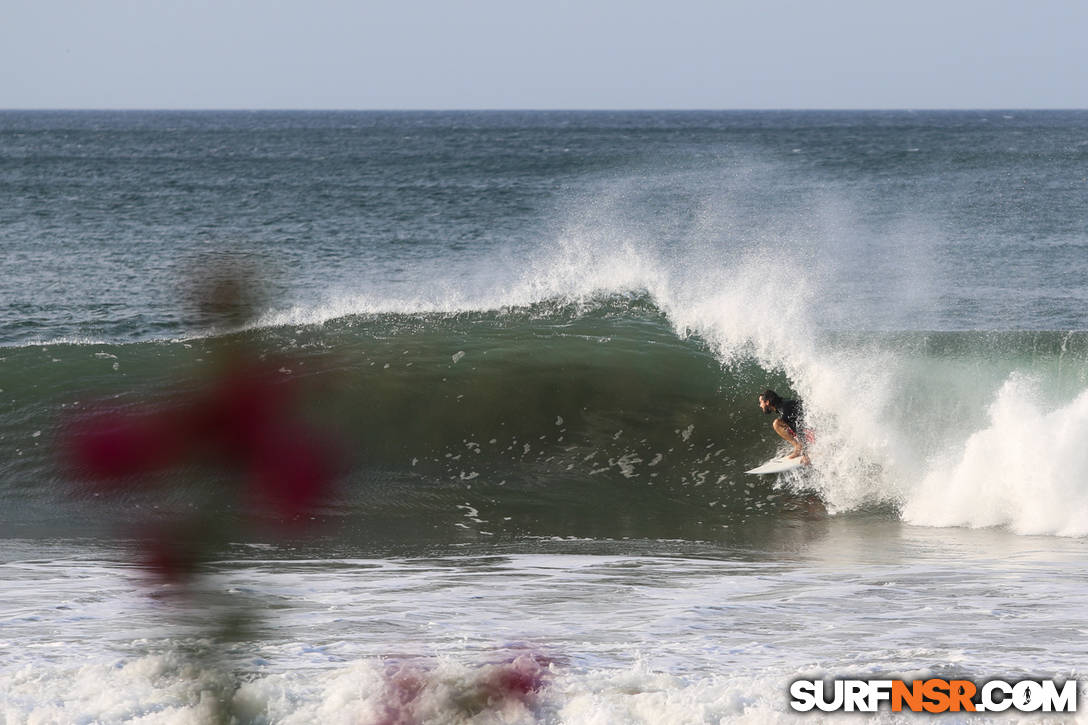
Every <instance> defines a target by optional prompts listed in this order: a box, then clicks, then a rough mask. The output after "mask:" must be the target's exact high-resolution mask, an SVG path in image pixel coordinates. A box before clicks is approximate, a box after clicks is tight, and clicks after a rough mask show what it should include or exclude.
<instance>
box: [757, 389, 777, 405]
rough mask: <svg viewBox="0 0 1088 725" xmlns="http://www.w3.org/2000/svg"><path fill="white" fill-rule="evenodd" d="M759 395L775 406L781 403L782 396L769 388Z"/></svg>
mask: <svg viewBox="0 0 1088 725" xmlns="http://www.w3.org/2000/svg"><path fill="white" fill-rule="evenodd" d="M759 397H761V398H763V399H764V400H766V401H767V402H768V403H770V404H771V405H773V406H774V407H776V408H777V407H778V406H780V405H782V396H780V395H779V394H778V393H776V392H774V391H773V390H771V389H770V388H767V389H766V390H764V391H763V392H762V393H760V394H759Z"/></svg>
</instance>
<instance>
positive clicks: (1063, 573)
mask: <svg viewBox="0 0 1088 725" xmlns="http://www.w3.org/2000/svg"><path fill="white" fill-rule="evenodd" d="M1086 200H1088V113H1084V112H1056V111H1055V112H1019V111H1015V112H1013V111H1010V112H1000V111H985V112H967V111H964V112H917V113H915V112H879V113H877V112H871V113H863V112H796V113H795V112H760V113H756V112H743V113H742V112H732V113H710V112H705V113H704V112H686V113H658V112H653V113H651V112H645V113H634V112H630V113H611V112H610V113H588V112H587V113H574V112H562V113H560V112H554V113H551V112H549V113H544V112H539V113H527V112H526V113H514V112H492V113H468V112H465V113H347V112H343V113H143V112H125V113H106V112H100V113H99V112H80V113H66V112H51V113H38V112H5V113H0V202H2V203H0V255H2V258H3V260H4V269H5V271H6V274H4V275H3V276H0V345H2V347H0V412H2V414H0V501H2V504H3V505H2V506H0V537H2V538H0V572H2V580H0V593H2V596H0V708H2V709H0V712H2V713H3V715H4V718H5V719H6V721H8V722H12V723H22V722H128V721H138V722H147V723H152V722H161V723H187V722H218V721H229V720H232V719H233V720H234V721H237V722H257V723H261V722H276V723H281V722H282V723H292V722H295V723H302V722H345V723H348V722H351V723H358V722H362V723H379V722H479V723H482V722H551V723H625V722H645V723H663V722H675V723H689V722H690V723H702V722H713V723H718V722H752V723H763V722H774V721H789V720H793V719H795V718H797V717H799V715H797V714H795V713H793V712H792V711H791V710H790V708H789V697H788V688H789V683H790V682H792V681H793V680H795V679H798V678H801V677H806V678H808V677H822V676H829V677H862V678H902V679H913V678H925V677H928V676H938V677H963V678H968V679H972V680H975V681H977V682H981V681H985V680H987V679H1005V680H1014V679H1019V678H1026V677H1033V678H1050V677H1055V678H1059V679H1065V678H1074V679H1078V678H1079V679H1083V678H1084V677H1085V674H1084V673H1085V670H1086V669H1088V651H1086V647H1085V644H1084V642H1085V641H1086V640H1085V632H1086V630H1088V627H1086V625H1085V621H1086V618H1088V597H1086V595H1088V579H1086V577H1085V575H1084V574H1083V572H1084V569H1085V565H1086V564H1088V551H1086V549H1085V538H1084V537H1085V536H1086V535H1088V478H1086V474H1085V473H1084V471H1085V470H1088V448H1086V447H1085V445H1084V443H1085V441H1088V285H1086V284H1085V279H1088V217H1086V216H1085V213H1084V209H1085V201H1086ZM223 278H231V279H234V281H235V282H236V283H237V285H238V287H239V288H240V289H241V290H242V292H239V295H238V298H232V299H233V301H234V302H238V304H237V305H235V306H234V307H232V305H231V304H212V303H214V302H215V301H216V300H218V299H219V298H217V297H216V294H217V293H216V292H215V289H216V287H215V284H214V283H215V282H216V280H222V279H223ZM242 297H244V301H243V302H240V301H239V300H240V299H241V298H242ZM228 302H229V300H228ZM239 351H244V352H243V353H239ZM239 354H244V355H245V356H247V357H248V358H251V359H253V360H259V361H266V362H268V361H270V362H271V363H272V364H271V368H272V370H273V373H274V375H275V376H276V384H275V387H276V389H279V388H281V387H282V388H285V389H286V388H288V387H291V389H292V390H295V389H297V390H299V391H301V392H300V393H299V396H300V399H301V403H300V408H301V412H300V413H299V415H300V416H301V417H302V419H304V421H305V422H306V424H307V425H310V424H312V425H313V426H314V427H315V428H317V429H320V430H323V431H326V432H328V434H329V435H330V436H333V437H334V438H335V440H336V441H337V448H338V450H340V451H341V452H342V453H343V455H342V456H341V457H342V458H343V465H342V466H341V467H340V468H338V471H337V477H336V484H335V488H334V489H333V490H332V491H330V492H329V495H328V496H325V497H323V498H322V499H321V501H320V504H319V505H314V506H312V507H308V508H307V509H306V510H305V512H302V513H300V512H299V511H295V512H294V513H293V514H290V515H288V514H285V513H284V512H283V511H282V510H276V509H273V510H268V509H266V508H265V509H262V508H259V507H258V508H254V504H253V498H252V497H251V496H250V494H251V491H249V489H247V488H245V486H244V485H241V484H239V483H238V479H239V473H238V471H237V470H234V469H231V468H229V467H228V468H227V469H225V470H224V469H223V467H222V466H218V465H209V463H208V461H207V460H205V459H204V458H201V457H200V456H197V458H196V459H193V458H179V459H178V460H177V461H172V462H171V465H168V466H166V465H164V466H162V467H161V469H157V470H155V471H154V472H148V473H146V475H142V476H138V477H136V480H130V481H128V482H127V483H126V484H125V485H124V486H120V487H114V488H110V487H105V488H101V487H91V488H88V487H87V486H86V482H85V481H82V480H81V477H80V475H79V473H78V472H76V471H73V470H72V468H71V466H70V465H68V464H69V462H70V461H68V457H69V454H70V452H71V451H70V444H69V443H68V442H67V441H68V440H69V437H68V431H69V430H70V426H71V422H72V420H74V419H77V418H78V417H79V416H81V415H84V414H86V412H87V411H88V410H90V411H94V410H102V409H104V408H106V407H109V408H110V409H116V410H121V411H122V412H123V414H125V415H142V414H144V413H146V412H147V411H152V412H153V413H155V415H159V414H161V415H163V416H169V415H174V414H175V413H176V411H177V410H179V409H181V408H179V403H178V402H177V401H178V400H183V401H190V402H191V401H193V400H197V399H203V398H201V396H202V395H204V394H205V393H204V392H203V391H206V390H207V389H208V388H209V386H214V384H215V381H216V380H218V379H219V376H220V375H221V371H222V369H223V367H224V363H223V361H224V359H233V357H232V356H236V355H239ZM281 382H282V383H283V385H282V386H281V385H280V383H281ZM292 386H294V387H292ZM767 387H772V388H775V389H776V390H778V391H779V392H780V393H782V394H783V395H787V396H791V397H792V396H798V397H801V398H802V399H803V400H804V402H805V410H806V417H807V423H808V425H809V426H810V427H811V428H813V429H814V430H815V432H816V442H815V444H813V447H812V450H811V454H812V457H813V463H814V465H813V466H812V467H811V468H810V469H807V470H805V471H803V472H801V473H798V474H790V475H784V476H781V477H753V476H746V475H745V474H744V473H743V472H744V471H745V470H746V469H748V468H751V467H753V466H755V465H758V464H759V463H760V462H762V461H763V460H766V459H767V458H770V457H771V456H772V455H774V454H775V452H776V450H777V447H778V445H777V444H778V441H777V439H776V436H775V435H774V433H773V432H772V431H771V429H770V419H769V418H767V417H765V416H763V415H762V414H761V413H760V411H759V409H758V407H757V405H756V396H757V395H758V394H759V392H761V391H762V390H763V389H765V388H767ZM187 404H190V403H187ZM240 486H241V487H240ZM223 491H229V492H231V495H230V496H226V495H224V494H223ZM193 521H198V522H200V525H201V526H206V527H207V529H206V531H207V536H206V537H204V541H205V542H211V544H208V545H207V546H206V547H204V549H203V550H202V551H201V566H200V567H199V571H198V572H196V571H194V572H193V575H192V576H191V577H178V576H169V575H168V576H162V574H163V570H162V569H161V568H159V569H156V568H155V567H154V566H150V565H149V564H148V558H147V556H146V554H147V551H148V548H149V547H153V546H154V542H155V541H158V540H161V539H162V538H163V537H164V534H163V532H170V531H174V530H175V529H174V528H172V527H177V526H179V522H181V523H182V524H185V523H186V522H193ZM187 525H189V524H187ZM149 542H151V543H149ZM170 571H173V570H170ZM169 573H170V572H167V574H169ZM511 673H513V674H511ZM511 677H513V679H511ZM495 683H503V686H502V687H499V686H497V685H496V684H495ZM511 683H513V684H511ZM806 717H809V719H813V718H812V716H806ZM879 717H880V718H881V719H883V720H885V721H897V720H899V719H911V718H909V717H906V716H903V715H901V714H899V713H891V712H887V711H885V712H882V713H881V714H880V715H879ZM1006 717H1007V716H1006ZM1023 717H1024V718H1028V719H1030V717H1031V716H1028V715H1024V716H1023ZM972 721H973V722H974V721H979V722H981V721H984V718H982V717H978V716H974V717H972Z"/></svg>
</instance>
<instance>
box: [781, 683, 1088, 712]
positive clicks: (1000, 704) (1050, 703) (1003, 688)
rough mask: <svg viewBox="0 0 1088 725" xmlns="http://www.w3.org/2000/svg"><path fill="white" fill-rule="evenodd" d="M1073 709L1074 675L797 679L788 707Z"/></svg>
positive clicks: (850, 709)
mask: <svg viewBox="0 0 1088 725" xmlns="http://www.w3.org/2000/svg"><path fill="white" fill-rule="evenodd" d="M885 703H886V704H887V706H888V707H889V708H890V709H891V711H892V712H901V711H903V710H909V711H911V712H931V713H940V712H1004V711H1005V710H1008V709H1010V708H1011V709H1013V710H1017V711H1019V712H1076V710H1077V681H1076V680H1066V681H1065V682H1063V683H1061V684H1060V685H1059V684H1058V683H1057V681H1055V680H1020V681H1019V682H1005V681H1004V680H990V681H988V682H985V683H983V684H982V685H981V686H978V685H976V684H975V683H974V682H971V681H970V680H941V679H937V678H931V679H928V680H912V681H911V682H909V683H907V682H904V681H903V680H830V681H824V680H796V681H795V682H794V683H793V684H791V685H790V707H792V708H793V709H794V710H796V711H798V712H809V711H810V710H813V709H817V710H821V711H823V712H836V711H842V712H877V711H878V710H879V709H880V707H881V706H882V705H884V704H885Z"/></svg>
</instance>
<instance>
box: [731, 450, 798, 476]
mask: <svg viewBox="0 0 1088 725" xmlns="http://www.w3.org/2000/svg"><path fill="white" fill-rule="evenodd" d="M788 455H789V453H783V454H782V455H780V456H776V457H774V458H772V459H771V460H769V461H767V462H766V463H764V464H763V465H762V466H756V467H755V468H753V469H752V470H751V471H745V473H754V474H756V475H757V476H758V475H763V474H768V473H785V472H786V471H792V470H793V469H795V468H800V467H801V465H802V464H801V456H797V458H786V456H788Z"/></svg>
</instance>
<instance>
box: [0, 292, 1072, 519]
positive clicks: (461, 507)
mask: <svg viewBox="0 0 1088 725" xmlns="http://www.w3.org/2000/svg"><path fill="white" fill-rule="evenodd" d="M730 310H731V294H730V293H723V296H722V297H721V298H720V299H719V300H717V301H716V304H710V303H709V302H708V304H707V305H705V306H703V307H701V308H699V307H691V306H688V307H685V308H683V310H682V311H681V312H679V313H677V312H671V313H670V312H669V310H668V307H667V306H666V305H665V304H663V303H662V302H661V301H659V300H658V299H657V298H655V297H654V296H652V295H650V294H648V293H645V292H643V293H628V294H612V295H607V296H600V297H596V298H591V299H588V298H587V299H583V300H582V301H580V302H579V303H573V302H570V301H569V300H550V301H547V302H541V303H538V304H535V305H531V306H527V307H517V308H507V309H503V310H492V311H479V312H463V313H456V314H452V313H425V314H424V313H416V314H404V313H385V314H367V315H352V316H346V317H340V318H335V319H331V320H327V321H325V322H324V323H321V324H312V325H308V326H279V327H268V328H259V329H251V330H248V331H243V332H238V333H232V334H230V335H224V336H217V337H206V338H198V339H192V340H188V341H175V342H143V343H128V344H104V343H64V344H50V345H44V346H34V347H21V348H13V349H8V350H7V351H6V353H5V359H4V360H3V362H2V363H0V364H2V365H3V367H4V370H5V390H4V396H5V398H8V399H9V400H10V401H11V403H10V404H9V414H8V415H7V416H5V418H4V423H3V432H2V438H0V448H2V453H3V454H2V456H0V460H2V461H4V462H3V463H2V464H0V466H2V468H0V481H2V482H3V488H2V489H0V495H2V497H3V501H4V503H5V506H4V510H5V514H4V516H5V518H6V519H7V522H8V524H10V525H12V526H21V527H24V528H25V529H27V530H34V529H42V530H53V529H56V528H58V527H72V526H75V527H80V526H82V527H92V526H94V525H96V522H102V521H106V520H111V519H114V518H117V519H123V518H124V517H125V515H126V514H125V512H126V511H128V512H131V510H132V509H131V507H132V506H148V507H152V506H159V507H161V508H162V509H163V510H169V509H171V507H182V508H183V507H184V506H186V505H188V504H189V503H190V502H191V501H192V500H195V499H196V498H197V497H199V496H200V495H201V493H200V492H201V491H202V490H203V489H204V488H206V487H207V486H208V485H209V483H208V481H209V480H211V481H214V480H217V479H216V477H217V475H218V474H216V473H214V472H209V471H207V470H202V469H199V468H183V469H182V470H177V471H173V472H171V473H169V474H164V476H163V477H162V478H163V481H159V482H158V483H156V484H155V486H157V487H159V488H155V487H151V486H149V487H148V489H147V490H146V491H145V490H144V488H143V487H139V488H137V489H136V490H134V491H130V492H128V493H126V495H125V496H124V497H122V498H121V499H120V504H121V506H120V508H117V502H114V503H112V504H110V503H103V501H102V500H100V499H99V498H96V497H87V496H81V495H79V494H78V492H76V493H72V488H71V485H70V482H68V481H67V480H66V478H65V475H64V473H63V471H62V470H61V467H60V466H59V465H58V455H57V447H56V445H55V444H56V441H57V440H58V435H59V433H60V431H61V430H62V425H63V423H64V421H65V419H66V417H70V416H71V415H72V414H73V411H78V410H81V409H86V408H87V407H89V406H91V405H94V404H98V405H101V404H102V403H103V402H108V403H109V404H110V405H111V406H114V407H120V408H122V409H129V410H138V409H141V407H142V406H146V405H148V404H149V402H150V404H152V405H154V404H156V401H158V402H160V403H162V404H164V405H165V404H167V401H169V400H171V399H173V398H177V397H179V396H181V397H184V396H185V395H190V394H193V392H194V391H196V390H199V389H200V387H201V386H202V385H204V384H206V382H207V381H208V380H209V379H211V378H212V377H213V376H214V372H213V371H214V369H215V366H216V363H215V359H216V357H217V355H220V354H221V351H222V350H223V349H224V348H225V347H227V346H242V347H244V348H245V349H246V350H247V351H248V352H249V353H251V354H252V355H254V356H255V357H263V358H266V359H270V360H277V361H283V362H282V365H281V364H280V363H279V362H277V363H276V364H277V365H279V368H278V374H279V375H280V376H281V377H282V380H284V381H288V380H291V381H296V382H298V383H299V384H300V385H301V386H302V387H303V389H304V390H306V391H307V395H306V398H305V403H304V404H303V408H304V411H303V412H304V415H306V416H309V417H312V418H313V419H315V420H318V421H320V422H321V423H322V425H324V426H326V428H328V429H330V430H334V431H335V432H336V436H337V438H338V439H339V440H340V441H342V442H344V443H345V444H346V447H347V449H348V450H349V451H350V452H351V455H350V457H351V460H352V464H353V465H352V469H351V472H350V473H349V474H348V476H347V477H346V479H345V480H344V481H343V483H342V486H341V488H340V490H339V492H338V495H337V497H336V499H335V500H334V501H333V502H330V504H329V505H328V507H327V508H326V509H324V510H323V512H322V514H323V515H324V516H327V517H329V518H330V519H333V520H338V521H342V522H346V523H345V525H346V526H348V527H349V528H350V529H352V531H354V533H355V535H358V536H362V537H370V536H378V535H380V536H383V537H387V536H393V537H396V536H397V535H398V534H406V535H411V536H412V537H415V538H420V537H423V538H428V537H438V538H444V537H450V536H452V537H454V538H459V537H473V538H475V537H481V536H505V535H522V536H524V535H528V536H589V537H604V538H607V537H617V538H618V537H624V536H627V537H634V538H685V539H691V538H708V537H709V538H720V537H722V536H726V535H729V534H730V529H733V530H741V531H745V532H747V533H746V534H745V535H746V536H759V535H760V533H759V532H760V531H764V530H768V531H769V530H770V529H771V528H773V526H778V525H780V524H782V522H788V521H790V520H793V519H798V518H804V517H806V516H811V515H812V514H813V510H814V507H818V506H826V507H827V508H828V509H829V510H831V511H832V512H850V511H862V512H866V511H868V512H880V513H881V514H883V515H893V514H899V515H902V516H903V517H904V518H905V519H906V520H907V521H909V522H911V523H917V524H924V525H941V526H943V525H971V526H991V525H1008V526H1009V527H1011V528H1013V529H1014V530H1016V531H1019V532H1023V533H1036V534H1038V533H1051V534H1067V535H1083V534H1085V533H1086V532H1088V529H1086V528H1085V527H1086V526H1088V501H1086V499H1085V495H1084V494H1083V493H1082V491H1081V490H1080V489H1081V488H1082V487H1081V486H1080V484H1079V480H1078V478H1077V477H1076V476H1075V475H1074V476H1070V471H1076V470H1077V467H1078V466H1083V465H1084V464H1085V461H1084V458H1083V457H1084V455H1085V454H1084V452H1083V446H1082V445H1081V442H1082V441H1083V440H1084V435H1083V434H1084V432H1085V426H1086V425H1088V403H1086V400H1088V393H1086V392H1085V388H1086V382H1088V362H1086V361H1088V355H1086V352H1088V334H1085V333H1046V332H1040V333H962V332H961V333H955V332H945V333H866V334H860V333H850V334H845V333H835V334H831V333H826V334H820V335H814V336H812V337H810V338H808V339H797V338H792V337H791V336H790V335H788V334H787V333H786V332H785V331H784V330H778V329H777V328H773V327H767V326H766V325H761V324H758V323H754V322H753V321H752V320H751V316H748V317H743V318H741V317H734V316H733V315H732V314H731V313H730ZM677 317H682V318H683V323H682V324H681V323H679V322H678V320H677V319H676V318H677ZM767 330H769V331H770V332H771V334H770V335H766V334H763V333H764V332H765V331H767ZM766 387H773V388H776V389H777V390H779V391H780V392H782V393H783V394H784V395H793V394H797V395H800V396H802V397H803V398H804V400H805V401H806V410H807V411H808V412H807V415H808V416H809V422H810V424H811V425H812V427H813V428H814V429H815V430H816V431H817V442H816V444H815V446H814V448H813V457H814V460H816V461H817V463H818V465H817V466H815V467H814V468H813V469H812V470H810V471H807V472H804V473H801V474H797V475H793V476H788V477H787V476H784V477H781V478H779V479H778V480H767V479H757V478H754V477H750V476H746V475H745V474H744V473H743V472H744V471H745V470H746V469H747V468H750V467H752V466H753V465H756V464H758V463H759V462H761V461H762V460H763V459H766V458H768V457H770V456H771V455H772V454H773V453H774V452H775V450H776V448H777V439H776V438H775V436H774V434H773V432H772V431H771V430H770V426H769V423H770V419H769V418H767V417H765V416H763V415H761V414H760V412H759V410H758V408H757V406H756V404H755V401H756V396H757V395H758V393H759V392H760V391H761V390H763V389H764V388H766ZM152 490H156V491H159V492H160V493H156V494H154V495H152V493H150V491H152ZM162 490H166V491H168V493H167V494H166V495H163V494H162V493H161V491H162ZM63 491H69V492H70V493H69V494H68V495H62V494H61V492H63ZM817 499H818V501H819V502H822V503H818V502H817ZM242 513H243V510H242V509H239V510H238V514H239V515H242Z"/></svg>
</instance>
